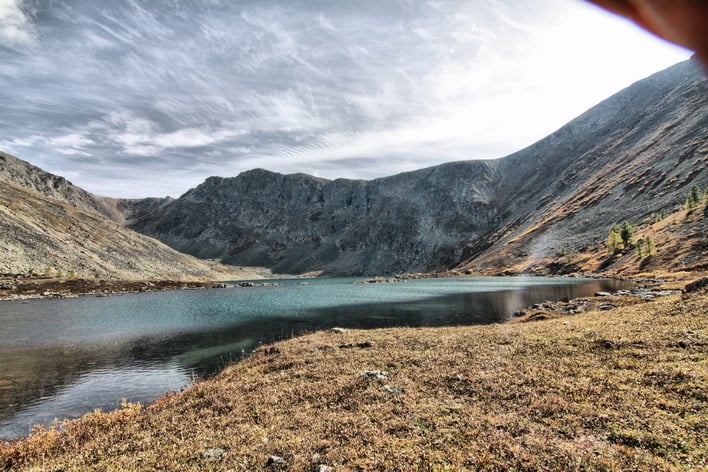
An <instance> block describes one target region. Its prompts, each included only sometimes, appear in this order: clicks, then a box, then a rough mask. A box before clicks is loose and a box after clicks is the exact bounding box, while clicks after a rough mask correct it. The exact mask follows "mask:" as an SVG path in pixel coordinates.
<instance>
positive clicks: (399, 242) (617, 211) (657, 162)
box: [129, 61, 708, 275]
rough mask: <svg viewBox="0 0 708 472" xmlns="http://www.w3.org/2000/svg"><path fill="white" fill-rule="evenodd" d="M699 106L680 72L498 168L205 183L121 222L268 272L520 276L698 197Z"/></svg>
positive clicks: (704, 123) (702, 174)
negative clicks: (691, 194)
mask: <svg viewBox="0 0 708 472" xmlns="http://www.w3.org/2000/svg"><path fill="white" fill-rule="evenodd" d="M579 93H582V91H579ZM707 97H708V86H707V85H706V79H705V77H704V76H703V75H702V74H701V72H700V71H699V68H698V66H697V65H696V64H695V63H693V61H687V62H684V63H681V64H678V65H676V66H673V67H671V68H669V69H667V70H665V71H662V72H659V73H657V74H655V75H653V76H651V77H649V78H647V79H645V80H642V81H640V82H637V83H636V84H634V85H632V86H630V87H629V88H627V89H625V90H623V91H621V92H619V93H618V94H616V95H614V96H613V97H611V98H609V99H607V100H605V101H604V102H602V103H600V104H599V105H597V106H596V107H594V108H592V109H590V110H588V111H587V112H586V113H584V114H583V115H581V116H580V117H578V118H577V119H575V120H573V121H572V122H570V123H568V124H567V125H566V126H564V127H562V128H561V129H559V130H558V131H557V132H555V133H553V134H551V135H550V136H548V137H547V138H545V139H543V140H541V141H539V142H537V143H536V144H534V145H532V146H530V147H528V148H526V149H524V150H521V151H519V152H517V153H515V154H512V155H510V156H508V157H505V158H502V159H498V160H494V161H467V162H457V163H451V164H445V165H441V166H436V167H431V168H428V169H423V170H419V171H415V172H408V173H404V174H400V175H396V176H393V177H387V178H382V179H376V180H372V181H360V180H346V179H337V180H333V181H331V180H326V179H320V178H315V177H312V176H307V175H303V174H295V175H280V174H277V173H272V172H268V171H265V170H254V171H249V172H244V173H242V174H240V175H239V176H237V177H233V178H220V177H211V178H209V179H207V180H206V181H205V182H204V183H203V184H201V185H200V186H198V187H196V188H195V189H192V190H190V191H189V192H187V193H186V194H184V195H183V196H181V197H180V198H179V199H177V200H175V201H171V202H166V203H164V204H161V205H159V206H157V207H155V208H152V209H149V210H147V211H143V212H142V213H141V214H140V215H132V216H131V222H130V224H129V225H130V227H131V228H133V229H135V230H137V231H139V232H142V233H144V234H147V235H150V236H152V237H155V238H157V239H160V240H161V241H164V242H165V243H167V244H168V245H170V246H172V247H174V248H175V249H177V250H179V251H183V252H187V253H189V254H193V255H195V256H198V257H209V258H220V259H221V260H222V261H224V262H227V263H231V264H241V265H263V266H267V267H271V268H273V270H274V271H276V272H286V273H300V272H306V271H312V270H323V271H324V272H325V273H328V274H339V275H343V274H384V273H395V272H403V271H438V270H444V269H449V268H453V267H460V268H462V269H465V270H470V271H474V272H492V273H495V272H498V271H501V270H503V269H504V268H505V267H507V268H508V267H513V268H515V269H514V270H516V271H523V270H528V269H529V268H530V267H532V266H533V265H534V263H536V262H537V261H539V260H542V259H544V258H547V257H549V256H552V255H553V254H557V253H559V252H561V251H572V252H575V251H587V250H589V249H590V248H592V247H595V248H597V247H600V246H602V243H603V241H604V240H605V238H606V237H607V232H608V230H609V227H610V225H611V224H612V223H614V222H620V221H622V220H629V221H632V222H633V223H634V224H639V223H646V222H647V221H649V219H650V218H651V217H652V216H653V215H656V214H659V213H660V212H662V211H674V210H676V209H677V208H679V207H680V206H681V205H682V204H683V202H684V199H685V198H686V193H687V191H688V189H689V188H690V186H692V185H698V186H699V187H700V188H705V187H706V186H708V166H707V165H706V160H707V159H708V157H707V156H708V147H707V144H706V143H708V139H707V138H708V113H707V111H708V107H707V105H708V98H707ZM702 221H704V220H702ZM697 225H698V226H697V231H700V229H701V227H702V226H701V225H703V226H704V223H701V222H700V221H699V222H698V223H697ZM694 229H695V228H694ZM704 234H705V233H704ZM698 237H699V238H700V234H699V236H698ZM697 250H698V251H700V250H701V249H700V248H698V249H697Z"/></svg>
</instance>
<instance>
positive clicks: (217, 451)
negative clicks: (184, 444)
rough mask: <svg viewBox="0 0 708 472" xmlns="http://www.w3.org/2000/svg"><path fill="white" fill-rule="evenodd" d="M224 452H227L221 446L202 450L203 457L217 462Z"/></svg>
mask: <svg viewBox="0 0 708 472" xmlns="http://www.w3.org/2000/svg"><path fill="white" fill-rule="evenodd" d="M224 454H226V451H225V450H224V449H221V448H220V447H213V448H211V449H207V450H206V451H204V452H202V457H203V458H204V459H206V460H207V461H209V462H216V461H219V460H221V458H222V457H223V456H224Z"/></svg>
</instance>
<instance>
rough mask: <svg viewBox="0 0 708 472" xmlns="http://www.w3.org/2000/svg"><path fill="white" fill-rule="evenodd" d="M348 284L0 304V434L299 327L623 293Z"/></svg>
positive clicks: (200, 372) (213, 363)
mask: <svg viewBox="0 0 708 472" xmlns="http://www.w3.org/2000/svg"><path fill="white" fill-rule="evenodd" d="M354 280H356V279H346V278H340V279H311V280H307V281H303V280H284V281H278V285H277V286H264V287H251V288H232V289H215V290H193V291H173V292H157V293H143V294H134V295H122V296H111V297H103V298H98V297H80V298H78V299H69V300H31V301H25V302H21V301H12V302H2V303H0V329H1V331H0V333H1V334H0V438H3V439H10V438H14V437H17V436H21V435H25V434H27V433H29V432H30V429H31V426H32V425H34V424H44V425H49V424H51V423H52V422H53V421H54V419H55V418H58V419H64V418H75V417H78V416H81V415H82V414H84V413H86V412H88V411H92V410H94V409H96V408H101V409H103V410H111V409H114V408H116V407H118V406H120V403H121V399H126V400H128V401H132V402H137V401H139V402H150V401H152V400H154V399H155V398H157V397H158V396H160V395H162V394H164V393H165V392H168V391H175V390H179V389H181V388H183V387H185V386H186V385H188V384H189V383H190V382H191V381H192V380H193V379H194V378H202V377H206V376H209V375H213V374H214V373H216V372H218V371H219V370H220V369H222V368H223V367H224V366H225V365H226V364H227V363H229V362H231V361H233V360H238V359H240V358H241V357H242V356H243V355H244V354H245V353H248V352H249V351H251V350H252V349H254V348H255V347H256V346H257V345H258V344H260V343H267V342H272V341H275V340H278V339H282V338H286V337H290V336H292V335H294V334H297V333H300V332H303V331H312V330H316V329H324V328H329V327H333V326H342V327H353V328H375V327H386V326H443V325H469V324H486V323H494V322H498V321H502V320H504V319H505V318H506V317H508V316H509V314H510V313H512V312H513V311H515V310H518V309H520V308H522V307H525V306H527V305H530V304H533V303H538V302H541V301H543V300H557V299H559V298H562V297H568V298H573V297H578V296H587V295H592V294H593V293H594V292H596V291H599V290H603V291H608V290H610V291H611V290H615V289H619V288H624V287H623V286H622V285H621V284H620V283H619V282H617V281H607V280H587V279H556V278H553V279H549V278H540V277H533V278H462V279H423V280H410V281H405V282H399V283H392V284H366V285H361V284H353V283H352V282H353V281H354Z"/></svg>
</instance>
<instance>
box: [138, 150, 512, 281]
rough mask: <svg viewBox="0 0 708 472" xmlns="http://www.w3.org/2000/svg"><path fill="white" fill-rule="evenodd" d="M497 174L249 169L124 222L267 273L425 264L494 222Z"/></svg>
mask: <svg viewBox="0 0 708 472" xmlns="http://www.w3.org/2000/svg"><path fill="white" fill-rule="evenodd" d="M499 180H500V175H499V173H498V172H497V170H496V169H495V167H494V166H493V165H490V164H488V163H485V162H471V163H454V164H447V165H443V166H438V167H433V168H430V169H423V170H421V171H417V172H411V173H407V174H401V175H396V176H393V177H389V178H384V179H378V180H373V181H369V182H366V181H357V180H345V179H339V180H334V181H328V180H324V179H317V178H315V177H311V176H307V175H302V174H296V175H280V174H276V173H272V172H268V171H264V170H254V171H250V172H245V173H243V174H241V175H239V176H238V177H234V178H226V179H225V178H218V177H212V178H210V179H208V180H207V181H206V182H204V183H203V184H202V185H200V186H199V187H197V188H195V189H193V190H190V191H189V192H187V193H186V194H185V195H183V196H182V197H181V198H179V199H178V200H176V201H174V202H172V203H169V204H167V205H164V206H163V207H161V208H159V209H156V210H155V211H153V212H150V213H147V214H145V215H144V216H143V217H142V218H137V219H136V222H135V223H134V224H133V225H132V227H133V228H134V229H136V230H138V231H140V232H144V233H145V234H149V235H152V236H154V237H157V238H158V239H161V240H162V241H165V242H166V243H167V244H169V245H171V246H172V247H174V248H176V249H178V250H180V251H184V252H187V253H190V254H194V255H196V256H199V257H218V258H221V259H222V260H223V261H225V262H228V263H232V264H238V265H263V266H267V267H272V268H273V269H274V270H275V271H276V272H287V273H299V272H307V271H310V270H325V271H326V272H327V273H330V274H362V273H367V274H369V273H390V272H396V271H406V270H435V269H441V268H445V267H447V266H449V265H450V264H454V263H455V262H457V261H459V260H460V259H461V258H463V257H464V256H465V254H464V253H463V250H464V244H461V243H464V242H469V241H474V240H477V239H478V238H479V237H480V235H482V234H484V233H486V232H488V231H489V230H490V229H491V228H493V227H495V225H496V224H498V221H499V218H498V214H497V210H496V207H495V199H496V198H497V193H496V192H497V184H498V182H499Z"/></svg>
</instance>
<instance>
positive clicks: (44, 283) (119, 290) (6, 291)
mask: <svg viewBox="0 0 708 472" xmlns="http://www.w3.org/2000/svg"><path fill="white" fill-rule="evenodd" d="M229 286H230V285H229V284H226V283H223V282H207V281H187V282H185V281H179V280H110V279H94V280H92V279H83V278H52V277H37V276H35V277H28V276H3V277H0V301H8V300H29V299H38V298H60V299H61V298H77V297H78V296H79V295H93V296H99V297H100V296H108V295H115V294H126V293H142V292H154V291H162V290H190V289H205V288H226V287H229Z"/></svg>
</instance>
